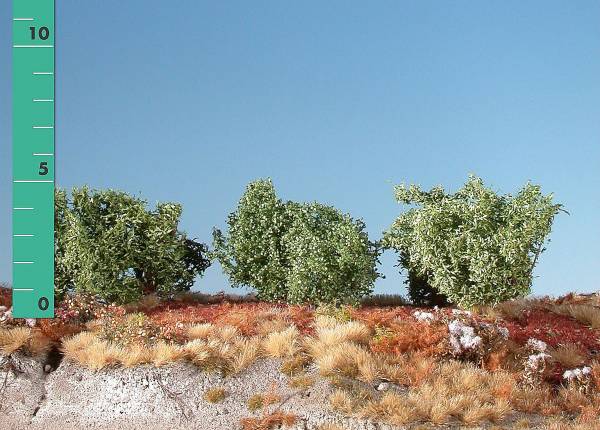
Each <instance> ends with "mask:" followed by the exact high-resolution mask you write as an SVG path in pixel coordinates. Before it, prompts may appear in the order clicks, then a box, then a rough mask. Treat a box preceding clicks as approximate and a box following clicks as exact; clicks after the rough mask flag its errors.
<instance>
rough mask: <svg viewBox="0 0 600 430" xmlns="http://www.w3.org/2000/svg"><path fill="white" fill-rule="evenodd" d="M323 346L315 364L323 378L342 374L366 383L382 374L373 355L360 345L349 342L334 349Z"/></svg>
mask: <svg viewBox="0 0 600 430" xmlns="http://www.w3.org/2000/svg"><path fill="white" fill-rule="evenodd" d="M321 346H322V347H323V349H319V350H317V355H316V356H315V357H314V362H315V364H316V365H317V366H318V368H319V373H320V374H321V375H322V376H333V375H336V374H341V375H343V376H346V377H349V378H357V379H360V380H362V381H364V382H372V381H374V380H375V379H376V378H378V377H379V375H380V373H381V372H380V370H379V366H378V363H377V361H376V360H375V359H374V357H373V354H372V353H371V352H369V351H367V350H366V349H365V348H364V347H362V346H360V345H356V344H354V343H349V342H347V343H343V344H338V345H335V346H333V347H326V346H325V345H321ZM314 352H315V349H314V348H313V353H314Z"/></svg>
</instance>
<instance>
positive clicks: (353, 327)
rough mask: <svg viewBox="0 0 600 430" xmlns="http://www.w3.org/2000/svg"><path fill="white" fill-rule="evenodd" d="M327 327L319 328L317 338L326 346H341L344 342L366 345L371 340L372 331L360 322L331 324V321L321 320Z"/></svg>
mask: <svg viewBox="0 0 600 430" xmlns="http://www.w3.org/2000/svg"><path fill="white" fill-rule="evenodd" d="M320 319H321V323H324V324H325V326H319V325H318V326H317V338H318V339H319V341H320V342H321V343H322V344H323V345H326V346H334V345H339V344H341V343H344V342H354V343H358V344H363V345H366V344H367V343H369V341H370V340H371V330H370V329H369V328H368V327H367V326H366V325H365V324H363V323H361V322H358V321H348V322H346V323H342V324H340V323H337V321H336V323H335V324H333V325H332V324H331V320H330V319H325V318H323V317H321V318H320Z"/></svg>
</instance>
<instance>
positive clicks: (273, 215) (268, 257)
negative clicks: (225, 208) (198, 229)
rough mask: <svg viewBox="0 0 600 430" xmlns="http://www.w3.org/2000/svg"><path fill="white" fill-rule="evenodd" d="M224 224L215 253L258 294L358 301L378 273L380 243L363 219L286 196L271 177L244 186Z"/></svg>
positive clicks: (234, 277) (233, 277)
mask: <svg viewBox="0 0 600 430" xmlns="http://www.w3.org/2000/svg"><path fill="white" fill-rule="evenodd" d="M228 227H229V231H228V234H224V233H223V232H221V231H220V230H218V229H215V230H214V233H213V237H214V248H215V251H214V255H215V256H216V257H217V258H218V260H219V261H220V263H221V265H222V267H223V270H224V271H225V273H226V274H227V275H228V276H229V279H230V281H231V283H232V284H233V285H234V286H251V287H252V288H254V289H255V290H256V292H257V294H258V296H259V297H260V298H261V299H263V300H270V301H287V302H289V303H307V302H312V303H321V302H323V303H342V302H357V301H358V300H359V299H360V298H361V297H363V296H364V295H366V294H369V293H370V292H371V291H372V289H373V283H374V282H375V279H377V277H378V276H379V274H378V273H377V270H376V264H377V259H378V256H379V250H378V248H377V246H376V245H375V244H373V243H371V242H370V241H369V238H368V235H367V233H366V232H365V225H364V223H363V222H362V221H360V220H354V219H353V218H351V217H350V216H349V215H346V214H342V213H341V212H340V211H338V210H337V209H335V208H333V207H330V206H325V205H322V204H319V203H310V204H300V203H295V202H283V201H282V200H281V199H279V198H278V197H277V195H276V192H275V188H274V187H273V184H272V183H271V181H270V180H258V181H255V182H252V183H250V184H249V185H248V187H247V188H246V191H245V193H244V195H243V196H242V198H241V199H240V202H239V205H238V208H237V210H236V211H235V212H233V213H231V214H230V215H229V219H228Z"/></svg>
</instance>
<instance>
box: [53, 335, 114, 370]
mask: <svg viewBox="0 0 600 430" xmlns="http://www.w3.org/2000/svg"><path fill="white" fill-rule="evenodd" d="M62 351H63V353H64V356H65V358H68V359H70V360H72V361H75V362H77V363H79V364H81V365H83V366H85V367H87V368H89V369H91V370H99V369H102V368H104V367H106V366H110V365H114V364H117V363H119V360H120V358H121V357H122V356H123V354H124V353H123V350H122V349H121V348H119V347H117V346H115V345H114V344H111V343H109V342H106V341H104V340H100V339H98V338H97V337H96V335H95V334H93V333H90V332H81V333H79V334H76V335H75V336H72V337H70V338H68V339H65V340H64V341H63V343H62Z"/></svg>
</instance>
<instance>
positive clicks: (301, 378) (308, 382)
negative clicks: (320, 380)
mask: <svg viewBox="0 0 600 430" xmlns="http://www.w3.org/2000/svg"><path fill="white" fill-rule="evenodd" d="M314 384H315V378H313V377H312V376H308V375H298V376H294V377H293V378H291V379H290V381H289V383H288V385H289V386H290V387H291V388H296V389H300V390H305V389H307V388H309V387H312V386H313V385H314Z"/></svg>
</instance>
